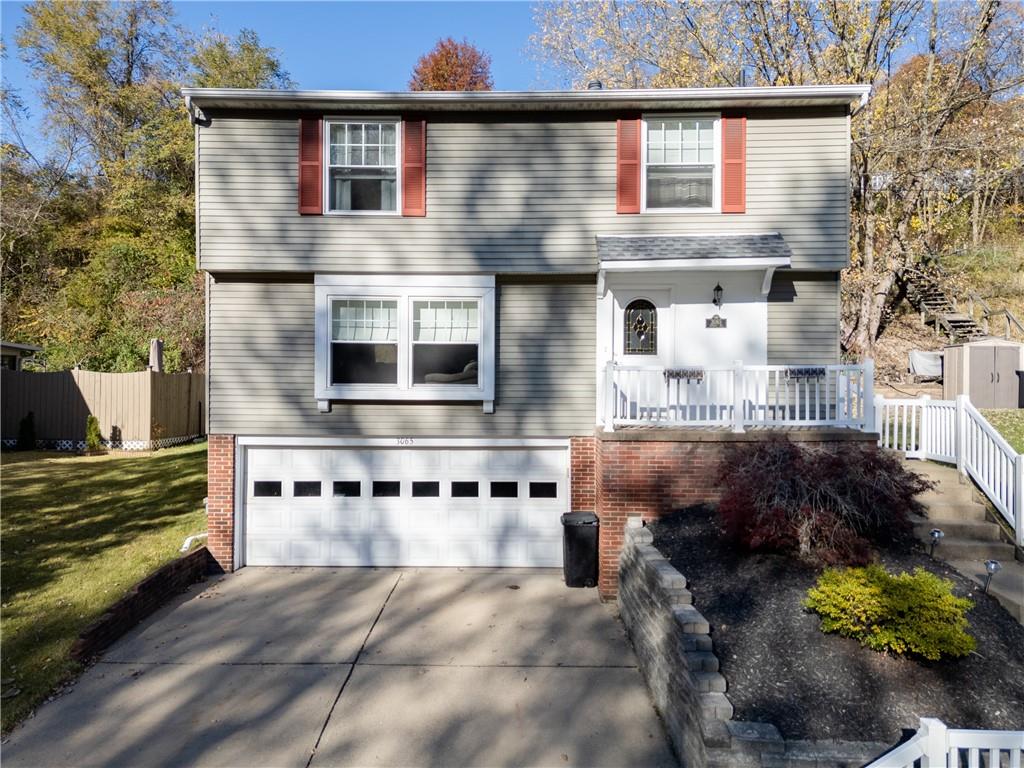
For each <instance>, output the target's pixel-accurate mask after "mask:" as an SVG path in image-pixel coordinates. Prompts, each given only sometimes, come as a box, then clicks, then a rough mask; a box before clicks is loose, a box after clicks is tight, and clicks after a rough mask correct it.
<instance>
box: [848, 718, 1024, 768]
mask: <svg viewBox="0 0 1024 768" xmlns="http://www.w3.org/2000/svg"><path fill="white" fill-rule="evenodd" d="M1022 757H1024V731H967V730H959V729H956V728H947V727H946V725H945V724H944V723H943V722H942V721H941V720H936V719H934V718H930V717H922V718H921V724H920V726H919V727H918V729H917V733H916V734H914V736H913V737H912V738H911V739H910V740H909V741H906V742H904V743H903V744H900V745H899V746H898V747H896V748H895V749H893V750H891V751H890V752H888V753H886V754H885V755H882V756H881V757H880V758H878V759H877V760H875V761H874V762H873V763H869V764H868V765H867V766H866V768H960V767H961V766H966V767H967V768H1021V758H1022Z"/></svg>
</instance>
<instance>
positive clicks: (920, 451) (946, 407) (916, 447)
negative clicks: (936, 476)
mask: <svg viewBox="0 0 1024 768" xmlns="http://www.w3.org/2000/svg"><path fill="white" fill-rule="evenodd" d="M875 418H876V419H877V425H876V430H877V431H878V434H879V445H881V446H882V447H883V448H891V449H893V450H897V451H901V452H902V453H903V454H905V455H906V456H907V457H909V458H916V459H930V460H932V461H942V462H946V463H948V464H956V465H957V468H958V469H959V470H960V472H961V473H963V474H965V475H970V477H971V478H972V479H973V480H974V482H976V483H977V484H978V487H979V488H980V489H981V490H982V491H983V492H984V494H985V496H987V497H988V500H989V501H991V502H992V506H994V507H995V508H996V509H997V510H999V513H1000V514H1001V515H1002V517H1003V519H1004V520H1006V522H1007V523H1008V524H1009V525H1010V527H1011V528H1012V529H1013V531H1014V538H1015V540H1016V542H1017V545H1018V546H1024V456H1022V455H1021V454H1018V453H1017V452H1016V451H1015V450H1014V449H1013V448H1012V447H1011V446H1010V444H1009V443H1007V442H1006V440H1005V439H1004V438H1003V436H1002V435H1000V434H999V433H998V432H997V431H996V429H995V427H993V426H992V425H991V424H989V422H988V420H987V419H986V418H985V417H984V416H983V415H982V414H981V413H980V412H979V411H978V409H977V408H975V407H974V406H973V405H971V401H970V400H969V399H968V397H967V396H966V395H960V396H959V397H957V399H956V400H931V399H930V398H928V397H920V398H917V399H905V400H888V399H886V398H883V397H877V398H875Z"/></svg>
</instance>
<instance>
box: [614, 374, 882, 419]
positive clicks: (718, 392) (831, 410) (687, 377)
mask: <svg viewBox="0 0 1024 768" xmlns="http://www.w3.org/2000/svg"><path fill="white" fill-rule="evenodd" d="M873 377H874V366H873V363H872V361H870V360H868V361H867V362H866V363H864V364H863V365H823V366H787V365H746V366H745V365H743V363H742V362H737V363H736V364H735V365H734V366H733V367H731V368H664V367H661V366H640V365H617V364H615V363H609V364H608V366H607V368H606V370H605V382H604V398H605V408H604V428H605V430H606V431H612V430H614V429H615V427H617V426H675V427H728V428H731V429H733V430H734V431H737V432H742V431H744V429H746V428H747V427H782V426H787V427H790V426H800V427H804V426H828V427H850V428H854V429H870V428H872V426H873V425H874V423H875V420H874V415H873V414H872V408H873V405H874V399H873V397H872V380H873Z"/></svg>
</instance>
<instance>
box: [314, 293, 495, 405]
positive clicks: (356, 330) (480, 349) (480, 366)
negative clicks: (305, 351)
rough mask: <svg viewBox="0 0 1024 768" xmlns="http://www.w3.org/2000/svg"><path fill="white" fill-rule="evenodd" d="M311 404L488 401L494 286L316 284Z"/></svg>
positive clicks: (491, 382) (491, 387)
mask: <svg viewBox="0 0 1024 768" xmlns="http://www.w3.org/2000/svg"><path fill="white" fill-rule="evenodd" d="M316 355H317V357H316V398H317V400H318V401H320V403H321V407H322V408H323V407H325V406H326V405H327V404H328V403H329V402H330V401H331V400H343V399H358V400H466V401H484V402H485V403H487V404H488V405H489V404H490V402H491V401H493V400H494V278H493V277H491V276H486V277H466V276H455V275H452V276H432V277H419V276H416V277H412V276H388V275H317V276H316Z"/></svg>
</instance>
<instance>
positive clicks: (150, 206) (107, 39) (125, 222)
mask: <svg viewBox="0 0 1024 768" xmlns="http://www.w3.org/2000/svg"><path fill="white" fill-rule="evenodd" d="M26 14H27V20H26V22H25V24H24V25H23V26H22V27H21V28H20V29H19V30H18V36H17V46H18V50H17V51H16V52H11V51H5V52H4V55H5V56H7V55H17V56H20V57H22V58H23V59H24V60H25V61H26V63H28V64H29V66H30V67H31V69H32V72H33V74H34V75H35V78H36V82H37V83H38V87H39V89H40V94H41V99H40V100H41V102H42V104H44V105H45V113H44V114H29V113H28V112H27V111H26V110H25V108H24V107H23V103H22V100H21V98H20V96H19V94H17V93H15V92H12V91H11V90H10V89H9V88H7V86H6V84H5V86H4V89H3V116H4V140H3V146H2V158H0V160H2V174H3V221H2V231H0V248H2V279H3V334H4V338H5V339H8V340H13V341H28V342H31V343H36V344H40V345H42V346H43V348H44V352H43V355H42V357H41V359H40V360H39V362H40V363H41V364H42V365H44V366H45V368H46V369H48V370H62V369H66V368H70V367H73V366H75V365H80V366H82V367H84V368H88V369H91V370H96V371H132V370H139V369H141V368H142V367H144V365H145V363H146V362H147V358H148V346H149V339H151V338H154V337H159V338H163V339H164V340H165V345H166V346H165V353H164V355H165V357H164V361H165V366H166V368H167V370H169V371H172V372H173V371H178V370H184V369H185V368H187V367H193V368H195V369H197V370H201V369H202V368H203V366H204V359H203V358H204V322H203V316H204V315H203V290H204V289H203V281H202V278H201V277H200V276H199V274H198V273H197V272H196V269H195V216H194V192H195V190H194V178H193V128H192V125H191V124H190V122H189V118H188V115H187V114H186V111H185V105H184V103H183V101H182V98H181V96H180V88H181V87H182V86H183V85H185V84H194V85H200V86H221V87H245V88H275V87H285V86H288V85H290V84H291V81H290V79H289V77H288V74H287V73H286V72H285V71H284V69H283V68H282V66H281V63H280V61H279V60H278V58H277V54H276V53H275V51H273V50H272V49H270V48H267V47H265V46H263V45H261V44H260V41H259V38H258V37H257V36H256V34H255V33H254V32H251V31H245V30H243V31H242V32H241V33H240V34H239V35H238V36H237V37H235V38H228V37H226V36H225V35H223V34H220V33H217V32H214V31H209V32H206V33H205V34H203V35H201V36H195V35H193V34H192V33H190V32H189V31H188V30H186V29H184V28H183V27H181V26H180V25H178V24H177V23H176V22H175V17H174V8H173V6H172V4H171V3H169V2H162V1H161V0H145V1H144V2H125V3H101V2H81V1H80V0H75V1H73V2H60V1H58V0H46V1H45V2H38V3H34V4H31V5H29V6H27V7H26ZM40 133H42V134H43V135H44V136H45V139H46V142H45V143H46V146H47V147H48V148H49V149H48V151H47V153H46V154H45V155H44V156H37V155H36V154H34V153H33V152H31V151H30V150H29V148H28V147H29V146H37V145H38V141H35V142H33V141H27V140H26V138H27V137H28V136H31V135H36V136H38V135H39V134H40Z"/></svg>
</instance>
